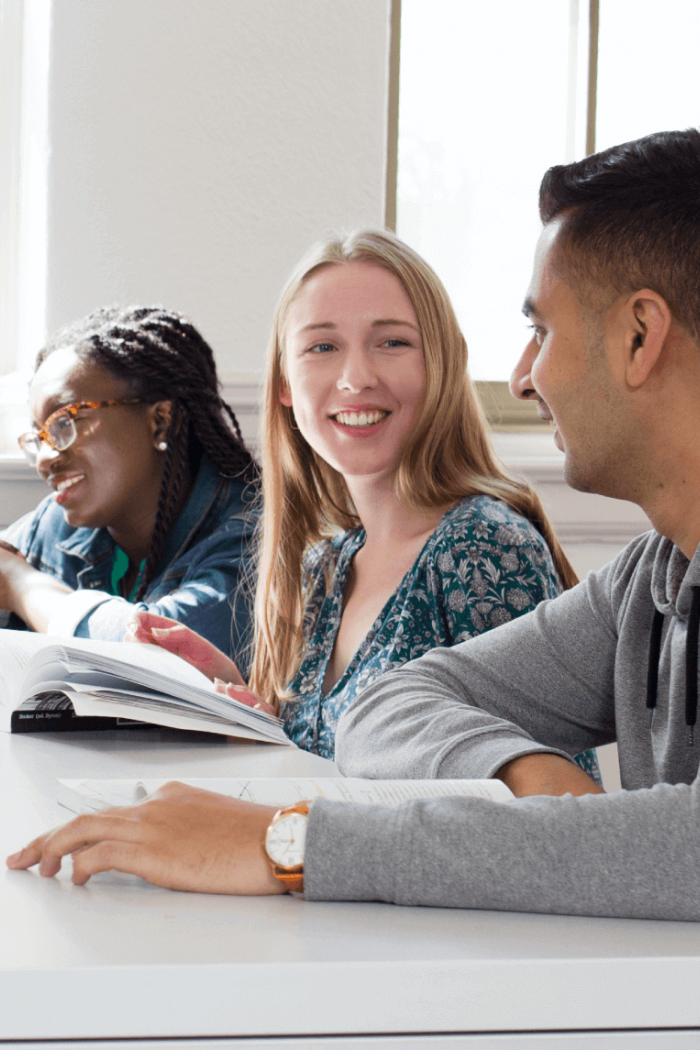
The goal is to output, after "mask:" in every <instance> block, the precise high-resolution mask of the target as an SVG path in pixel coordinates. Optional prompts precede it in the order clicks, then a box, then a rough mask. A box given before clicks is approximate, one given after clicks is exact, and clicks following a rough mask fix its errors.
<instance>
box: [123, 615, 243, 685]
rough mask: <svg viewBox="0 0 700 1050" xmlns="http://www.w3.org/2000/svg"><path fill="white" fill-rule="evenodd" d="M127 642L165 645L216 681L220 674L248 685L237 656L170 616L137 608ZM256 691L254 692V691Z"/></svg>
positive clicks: (125, 639)
mask: <svg viewBox="0 0 700 1050" xmlns="http://www.w3.org/2000/svg"><path fill="white" fill-rule="evenodd" d="M124 641H125V642H141V643H142V644H145V645H159V646H160V647H161V648H162V649H167V650H168V652H170V653H174V654H175V656H179V657H180V658H181V659H182V660H186V661H187V663H188V664H192V666H193V667H196V668H197V670H198V671H201V672H202V674H205V675H206V676H207V678H211V680H212V682H213V681H215V679H217V678H220V679H221V680H222V681H224V682H231V683H233V684H235V685H242V686H245V684H246V683H245V682H244V680H243V677H242V675H241V673H240V672H239V670H238V668H237V667H236V665H235V664H234V662H233V660H230V659H229V658H228V656H226V655H225V653H222V652H221V650H220V649H217V648H216V646H215V645H212V643H211V642H209V641H207V639H206V638H202V636H201V634H197V632H196V631H192V630H190V628H189V627H185V626H184V625H183V624H181V623H178V621H177V620H171V619H170V618H169V617H167V616H158V615H156V614H155V613H149V612H145V611H144V610H143V609H136V610H135V612H134V619H133V620H132V621H131V623H130V624H129V626H128V627H127V629H126V634H125V635H124ZM251 695H252V694H251Z"/></svg>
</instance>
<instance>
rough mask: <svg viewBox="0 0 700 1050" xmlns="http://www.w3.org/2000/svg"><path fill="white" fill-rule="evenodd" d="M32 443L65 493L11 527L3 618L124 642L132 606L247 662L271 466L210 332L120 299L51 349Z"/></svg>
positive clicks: (36, 384) (1, 596) (44, 471)
mask: <svg viewBox="0 0 700 1050" xmlns="http://www.w3.org/2000/svg"><path fill="white" fill-rule="evenodd" d="M30 406H31V411H32V417H33V420H34V429H33V430H30V431H29V432H28V433H26V434H23V435H22V437H21V438H20V445H21V447H22V449H23V451H24V452H25V454H26V456H27V458H28V459H29V461H30V462H31V463H33V464H34V465H35V466H36V469H37V471H38V473H39V474H40V475H41V477H43V478H44V479H45V480H46V482H47V483H48V484H49V485H50V486H51V488H52V489H53V490H54V492H53V495H51V496H48V497H47V498H46V499H45V500H44V501H43V502H42V503H41V504H40V505H39V507H38V508H37V509H36V510H35V511H34V512H32V513H30V514H28V515H26V516H25V517H24V518H22V519H21V520H20V521H17V522H15V524H14V525H12V526H10V528H9V529H7V530H6V531H5V532H4V533H3V535H2V549H0V608H2V609H5V610H7V611H8V613H9V614H11V615H10V616H9V618H8V616H7V615H6V617H5V619H6V624H5V626H10V627H20V626H22V623H23V624H24V625H25V626H26V627H28V628H29V629H31V630H34V631H43V632H47V633H50V634H63V635H65V634H69V635H76V636H78V637H89V638H101V639H107V640H119V639H121V638H122V637H123V635H124V631H125V628H126V626H127V624H128V622H129V620H130V619H131V618H132V614H133V609H134V607H136V608H139V609H142V610H144V611H148V612H150V613H153V614H156V615H164V616H167V617H170V618H172V619H175V620H178V621H180V622H182V623H186V624H188V625H189V626H190V627H191V628H193V630H195V631H197V632H198V633H199V634H201V635H203V636H204V637H205V638H207V639H209V641H211V642H212V643H214V644H215V645H216V646H217V647H218V648H220V649H222V650H223V652H225V653H229V654H230V656H231V658H232V659H235V660H236V661H238V662H239V663H242V664H244V665H245V664H246V653H245V648H246V644H247V641H248V621H249V615H248V609H247V606H246V602H245V600H244V597H243V595H242V593H241V588H239V583H240V582H241V577H242V575H244V572H245V568H246V564H247V558H248V545H249V542H250V540H251V539H252V534H253V528H254V515H253V513H252V504H253V501H254V499H255V496H256V495H257V489H258V480H259V473H258V468H257V465H256V463H255V461H254V459H253V458H252V456H251V454H250V453H249V452H248V450H247V449H246V447H245V445H244V443H243V439H242V437H241V432H240V428H239V426H238V422H237V420H236V417H235V415H234V413H233V411H232V410H231V408H230V407H229V405H227V404H226V402H225V401H223V400H222V398H221V397H220V395H219V384H218V379H217V374H216V366H215V362H214V355H213V353H212V350H211V348H210V347H209V345H208V344H207V342H206V341H205V340H204V339H203V338H202V336H201V335H200V333H199V332H198V331H197V329H196V328H195V327H194V326H193V325H192V323H191V322H190V321H188V320H187V319H186V318H185V317H183V316H182V315H180V314H177V313H173V312H170V311H166V310H164V309H162V308H161V307H140V306H132V307H107V308H101V309H98V310H95V311H94V312H93V313H91V314H89V315H88V316H87V317H85V318H82V319H81V320H80V321H77V322H75V323H74V324H72V325H69V326H68V327H66V328H64V329H62V330H61V331H60V332H58V334H57V335H55V336H54V337H53V339H51V340H50V341H49V342H48V343H47V345H46V346H45V347H44V349H43V350H42V351H41V352H40V354H39V356H38V358H37V367H36V372H35V374H34V377H33V379H32V382H31V386H30Z"/></svg>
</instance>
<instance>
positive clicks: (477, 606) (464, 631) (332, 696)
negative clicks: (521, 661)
mask: <svg viewBox="0 0 700 1050" xmlns="http://www.w3.org/2000/svg"><path fill="white" fill-rule="evenodd" d="M364 541H365V531H364V529H362V528H357V529H351V530H350V531H349V532H344V533H342V534H341V535H339V536H336V537H334V538H333V539H332V540H329V541H327V542H326V543H323V544H319V545H318V546H316V547H314V548H313V549H312V550H311V551H310V552H309V555H308V557H307V561H306V565H305V572H306V584H307V586H308V592H307V593H309V594H310V599H309V602H308V604H307V608H306V616H305V621H304V633H305V637H306V639H307V649H306V653H305V655H304V659H303V661H302V663H301V666H300V667H299V670H298V671H297V673H296V675H295V676H294V678H293V679H292V681H291V682H290V686H289V689H290V693H291V694H292V696H291V699H290V700H288V701H287V702H286V703H285V704H283V706H282V717H283V719H284V722H285V727H286V730H287V734H288V736H289V737H290V738H291V739H292V740H293V741H294V743H295V744H297V745H298V746H299V747H301V748H303V749H304V750H306V751H313V752H315V753H316V754H319V755H322V756H323V757H324V758H331V759H332V758H333V755H334V752H335V730H336V726H337V725H338V719H339V718H340V716H341V714H342V713H343V711H344V710H345V708H346V707H347V706H348V705H349V703H350V701H351V700H353V699H354V698H355V696H356V695H357V694H358V693H359V692H361V690H362V689H364V688H365V687H366V686H368V685H369V684H370V682H373V681H374V680H375V679H376V678H378V677H379V675H380V674H382V673H383V672H384V671H386V670H387V669H390V668H393V667H396V666H398V665H399V664H404V663H406V662H407V661H408V660H413V659H415V658H416V657H418V656H422V655H423V653H425V652H427V651H428V650H429V649H434V648H435V647H436V646H445V645H446V646H449V645H456V644H457V642H463V641H466V639H467V638H473V637H474V636H475V635H477V634H481V633H482V632H483V631H488V630H489V629H490V628H491V627H498V626H499V624H502V623H507V622H508V621H509V620H512V619H514V617H516V616H522V615H523V613H526V612H530V610H531V609H534V607H535V606H536V605H537V604H538V603H539V602H541V601H542V600H543V599H544V598H554V597H556V595H557V594H558V593H559V591H560V590H561V587H560V584H559V580H558V578H557V575H556V571H555V569H554V564H553V562H552V558H551V555H550V552H549V548H548V547H547V544H546V543H545V540H544V539H543V537H542V536H541V535H540V533H539V532H537V530H536V529H535V527H534V526H533V525H531V524H530V522H529V521H527V520H526V519H525V518H523V517H522V516H521V515H520V514H518V513H517V512H516V511H514V510H513V509H512V508H511V507H509V506H508V505H507V504H506V503H503V502H501V501H500V500H497V499H493V498H492V497H490V496H471V497H468V498H467V499H463V500H461V501H460V502H459V503H456V504H455V506H454V507H452V508H450V510H448V511H447V512H446V513H445V514H444V515H443V517H442V518H441V520H440V523H439V524H438V526H437V528H436V529H435V531H434V532H433V534H432V535H431V536H430V537H429V538H428V540H427V541H426V543H425V545H424V547H423V549H422V551H421V552H420V554H419V555H418V557H417V559H416V561H415V562H414V563H413V566H412V567H411V568H410V569H409V571H408V572H407V573H406V575H405V576H404V578H403V580H402V581H401V584H400V585H399V587H398V589H397V590H396V591H395V593H394V594H393V595H392V596H391V598H389V600H388V601H387V603H386V605H385V606H384V608H383V609H382V611H381V613H380V614H379V616H378V617H377V619H376V620H375V622H374V624H373V626H372V628H371V630H370V631H369V633H368V635H367V637H366V638H365V640H364V641H363V643H362V645H361V646H360V648H359V649H358V650H357V652H356V653H355V655H354V657H353V658H352V660H351V661H350V663H349V665H348V667H347V668H346V670H345V673H344V674H343V675H342V677H341V678H339V679H338V681H337V682H336V683H335V685H334V686H333V688H332V689H330V690H329V692H328V693H326V694H325V695H324V693H323V679H324V676H325V673H326V667H327V665H328V661H329V659H330V657H331V653H332V652H333V647H334V645H335V639H336V635H337V633H338V628H339V626H340V620H341V616H342V613H343V594H344V590H345V583H346V580H347V578H348V573H349V571H350V566H351V564H352V559H353V558H354V556H355V554H356V553H357V551H358V550H359V549H360V547H361V546H362V544H363V543H364ZM576 761H577V762H578V763H579V765H581V766H582V767H583V768H584V769H585V770H586V772H588V773H590V774H591V775H592V776H594V777H595V778H596V779H599V777H600V774H599V771H598V762H597V759H596V755H595V751H586V752H584V754H582V755H578V756H577V758H576Z"/></svg>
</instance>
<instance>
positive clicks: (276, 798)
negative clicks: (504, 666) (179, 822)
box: [56, 777, 514, 813]
mask: <svg viewBox="0 0 700 1050" xmlns="http://www.w3.org/2000/svg"><path fill="white" fill-rule="evenodd" d="M165 783H167V780H151V779H146V780H59V781H57V787H56V798H57V801H58V802H59V804H60V805H62V806H64V807H65V808H67V809H70V810H71V812H73V813H89V812H95V811H96V810H98V809H104V808H105V807H106V806H128V805H134V804H135V803H138V802H141V801H143V800H144V799H145V798H146V797H147V796H148V795H150V794H152V793H153V792H154V791H156V790H157V789H158V788H159V787H162V785H163V784H165ZM182 783H184V784H190V785H191V786H192V787H199V788H204V789H205V790H207V791H216V792H218V793H219V794H222V795H228V796H230V797H231V798H240V799H244V800H245V801H246V802H257V803H260V804H261V805H265V806H280V807H281V806H292V805H294V803H295V802H301V801H303V800H306V799H312V798H318V797H321V798H327V799H330V800H331V801H334V802H360V803H365V804H370V805H398V804H399V803H400V802H406V801H408V800H409V799H412V798H439V797H442V796H446V795H451V796H455V795H461V796H470V797H476V798H487V799H490V800H491V801H492V802H508V801H510V800H511V799H512V798H513V797H514V796H513V794H512V792H511V791H510V790H509V788H507V787H506V785H505V784H504V783H503V781H502V780H361V779H355V778H351V777H347V778H346V777H319V778H315V779H314V778H310V779H307V778H304V777H289V778H287V777H285V778H279V779H275V780H269V779H263V778H260V779H256V778H246V779H229V778H228V777H226V778H205V779H186V780H183V781H182Z"/></svg>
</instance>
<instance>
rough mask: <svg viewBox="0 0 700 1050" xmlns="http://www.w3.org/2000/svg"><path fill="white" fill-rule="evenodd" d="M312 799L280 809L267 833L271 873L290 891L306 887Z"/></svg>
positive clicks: (295, 891)
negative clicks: (308, 832) (306, 861)
mask: <svg viewBox="0 0 700 1050" xmlns="http://www.w3.org/2000/svg"><path fill="white" fill-rule="evenodd" d="M308 820H309V803H308V802H297V803H296V805H294V806H287V807H286V808H285V809H280V810H278V812H277V813H275V815H274V817H273V818H272V821H271V823H270V826H269V828H268V829H267V832H266V833H265V852H266V853H267V857H268V860H269V861H270V864H271V865H272V874H273V875H274V876H275V878H276V879H278V880H279V881H280V882H281V883H282V885H283V886H284V888H285V889H286V890H288V891H289V892H290V893H303V891H304V847H305V846H306V827H307V824H308Z"/></svg>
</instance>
